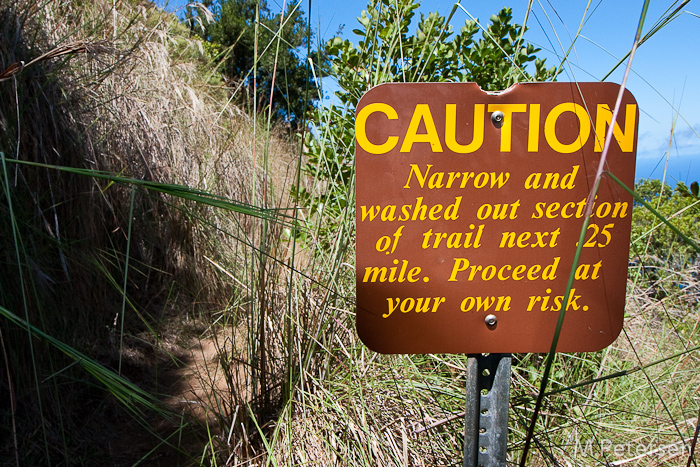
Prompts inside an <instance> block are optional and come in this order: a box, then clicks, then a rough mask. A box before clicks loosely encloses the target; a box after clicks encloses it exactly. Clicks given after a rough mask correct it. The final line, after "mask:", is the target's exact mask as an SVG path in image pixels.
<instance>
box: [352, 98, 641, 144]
mask: <svg viewBox="0 0 700 467" xmlns="http://www.w3.org/2000/svg"><path fill="white" fill-rule="evenodd" d="M437 107H438V106H434V105H433V106H431V105H430V104H416V106H415V108H414V110H413V114H412V115H411V117H410V121H409V124H408V128H407V130H406V132H405V133H404V134H403V136H401V135H398V134H389V135H387V136H385V137H384V140H383V141H377V140H375V141H370V139H369V137H368V135H367V121H368V119H369V118H370V116H372V115H373V114H375V113H376V114H381V115H383V117H382V116H378V118H379V119H384V120H386V121H387V123H388V121H392V120H400V119H401V117H400V116H399V114H398V112H397V111H396V109H394V108H393V107H392V106H391V105H389V104H386V103H382V102H375V103H372V104H368V105H366V106H365V107H363V108H362V109H360V111H359V112H358V113H357V117H356V119H355V138H356V139H357V144H358V145H359V146H360V147H361V148H362V149H363V150H365V151H366V152H368V153H370V154H386V153H388V152H390V151H392V150H393V149H394V148H396V147H397V146H398V145H399V143H401V145H400V149H399V151H400V152H411V150H412V149H413V146H414V145H415V144H421V143H425V144H428V145H429V147H430V151H431V152H433V153H441V152H444V151H445V148H447V149H448V150H449V151H452V152H453V153H457V154H470V153H473V152H475V151H477V150H478V149H479V148H481V146H482V144H483V142H484V135H485V133H484V122H485V119H486V110H487V107H486V105H485V104H474V113H473V120H472V122H471V123H470V124H469V125H468V126H467V125H465V124H464V123H468V122H464V121H460V124H459V125H458V124H457V104H445V105H444V108H437ZM591 110H592V109H591ZM496 111H499V112H503V114H504V116H505V118H504V124H503V127H502V128H501V131H500V138H501V140H500V151H501V152H510V151H511V141H512V138H513V132H514V131H515V130H514V129H513V127H512V125H511V122H512V119H513V116H514V115H515V114H527V117H528V118H527V120H528V126H527V150H528V152H537V151H539V148H540V139H541V133H543V134H544V141H545V142H546V144H547V145H548V146H549V147H550V148H551V149H553V150H554V151H556V152H558V153H560V154H571V153H573V152H576V151H578V150H580V149H581V148H582V147H583V146H584V145H585V144H586V143H587V142H588V140H589V139H590V138H591V137H593V138H594V150H595V152H602V150H603V146H604V143H605V141H604V139H605V134H606V132H607V128H608V127H609V126H610V125H611V123H612V111H611V110H610V107H609V106H608V105H607V104H598V105H597V107H596V109H595V112H596V113H595V116H590V117H589V115H588V113H587V112H586V109H584V108H583V107H582V106H581V105H579V104H576V103H575V102H564V103H561V104H559V105H557V106H555V107H554V108H552V110H550V111H549V113H547V115H545V116H544V118H542V116H541V109H540V104H489V105H488V112H491V113H493V112H496ZM435 112H442V113H444V115H445V127H444V128H442V129H441V130H442V131H441V132H440V131H438V128H437V126H436V124H435V119H434V118H433V114H434V113H435ZM565 114H573V115H574V116H575V117H576V119H577V125H576V128H577V129H578V134H577V136H576V137H575V139H574V140H573V141H560V139H559V137H558V136H557V133H556V125H557V122H558V121H559V119H560V117H561V116H562V115H565ZM624 115H625V121H624V130H623V129H622V128H621V127H620V125H619V124H618V122H615V125H614V127H613V137H614V138H615V140H616V141H617V143H618V145H619V146H620V149H621V150H622V152H629V153H631V152H632V151H633V150H634V140H635V138H634V137H635V134H634V128H635V123H636V115H637V105H636V104H627V105H626V106H625V109H624ZM377 121H381V120H377ZM592 121H595V126H593V127H592ZM375 124H376V123H375ZM375 124H373V125H375ZM382 125H384V124H383V123H382ZM384 126H386V127H387V128H390V127H394V126H395V125H389V124H386V125H384ZM458 126H459V128H464V129H466V128H471V130H470V131H469V133H471V134H463V132H462V131H460V132H458V131H457V128H458ZM541 126H542V128H543V130H544V131H540V127H541ZM421 128H423V129H424V131H421ZM387 131H389V130H387ZM441 135H442V138H441ZM467 141H468V143H467Z"/></svg>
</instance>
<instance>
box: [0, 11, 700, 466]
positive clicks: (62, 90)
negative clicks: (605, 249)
mask: <svg viewBox="0 0 700 467" xmlns="http://www.w3.org/2000/svg"><path fill="white" fill-rule="evenodd" d="M206 5H208V6H209V7H211V8H212V9H213V10H214V13H215V18H214V19H215V20H214V21H213V22H209V21H207V18H206V17H204V16H203V15H204V12H203V10H201V9H200V10H199V11H200V12H201V14H200V13H197V12H194V11H192V12H191V14H190V16H189V19H190V20H192V22H191V23H190V24H189V25H187V26H186V25H183V24H181V23H180V22H179V21H178V20H177V19H176V18H175V17H174V16H172V15H170V14H167V13H164V12H162V11H160V10H159V9H157V8H155V7H153V6H152V5H150V4H147V3H143V2H142V3H136V2H132V1H131V0H119V1H117V2H105V1H102V0H86V1H83V2H80V4H77V3H75V2H73V1H72V0H49V1H46V2H35V1H34V0H0V44H2V46H0V168H1V173H0V188H1V190H0V192H1V193H0V251H1V252H2V253H0V362H2V365H0V398H1V399H2V400H3V404H0V433H2V436H0V463H2V464H3V465H98V464H99V465H106V464H109V465H133V464H145V465H156V464H158V463H161V464H163V465H248V466H253V465H263V464H264V465H290V466H291V465H306V464H313V465H455V464H459V463H460V460H461V456H462V455H461V446H462V441H463V420H462V412H463V411H464V407H463V404H464V389H463V388H464V375H465V372H466V357H465V356H462V355H414V356H398V355H394V356H391V355H378V354H375V353H373V352H371V351H368V350H367V349H366V347H364V346H363V345H362V343H361V342H360V341H359V340H358V338H357V335H356V333H355V331H354V287H355V277H354V276H355V274H354V267H353V264H354V243H353V238H354V237H353V232H354V225H353V224H354V195H353V183H354V173H353V160H352V157H353V134H352V112H353V109H354V106H355V105H356V104H357V101H358V99H359V97H360V96H361V95H362V93H363V92H364V91H366V90H367V89H369V88H370V87H371V86H374V85H376V84H379V83H381V82H389V81H428V80H441V81H442V80H476V81H477V82H479V83H480V85H481V86H482V87H483V88H485V89H501V88H504V87H507V86H509V85H510V84H512V83H513V82H516V81H525V80H531V79H542V80H545V79H554V77H555V71H554V69H551V68H550V69H546V67H545V65H544V62H541V61H538V59H537V53H538V50H537V49H536V48H535V47H533V46H532V45H529V44H527V42H526V41H525V28H523V27H520V26H518V25H515V24H512V22H511V20H512V18H511V14H510V11H509V10H508V9H504V10H502V11H501V12H499V13H497V14H496V15H494V16H493V17H492V18H491V20H490V24H488V25H484V24H483V23H482V24H481V25H482V26H484V27H485V29H483V30H482V29H480V28H479V27H478V26H477V25H476V23H475V22H473V21H467V22H466V23H465V25H464V27H463V28H461V29H460V31H459V33H457V34H455V33H454V32H453V31H452V30H451V27H450V26H449V24H450V23H451V16H452V15H450V17H448V18H443V17H441V16H440V15H437V14H429V15H427V16H421V19H420V21H418V23H417V24H415V23H414V19H415V18H414V17H415V13H416V2H414V1H412V0H398V1H394V0H392V1H389V0H373V1H372V2H370V4H369V5H368V7H367V10H366V12H364V13H363V14H362V15H361V16H360V25H359V26H358V30H357V33H358V37H359V42H358V45H357V46H355V45H353V44H352V43H351V42H349V41H344V40H341V39H338V38H335V39H332V40H331V41H330V42H329V43H328V44H327V45H326V46H325V48H324V50H323V54H322V55H323V56H325V57H326V58H327V62H326V64H325V65H322V64H321V63H320V62H321V61H320V60H319V61H317V64H316V67H317V68H316V69H315V70H313V73H315V74H316V76H320V75H323V74H324V73H330V74H332V75H334V76H336V77H337V79H338V81H339V83H340V85H341V88H342V90H341V92H340V93H339V96H338V97H339V98H340V99H341V101H340V102H341V105H340V106H331V107H323V108H322V107H318V108H315V109H312V113H311V115H312V118H311V125H312V131H306V130H307V129H306V128H305V127H304V126H303V125H299V126H298V131H299V132H300V133H302V135H301V137H300V138H299V139H296V140H294V139H292V140H290V139H288V134H289V132H288V131H287V129H286V128H285V127H284V125H285V124H286V123H291V124H292V125H297V122H299V121H300V120H299V117H300V116H301V115H303V114H304V112H306V111H307V110H308V109H311V108H312V107H313V99H311V100H306V99H305V98H304V97H303V95H302V94H299V95H291V94H285V93H286V92H287V91H284V90H280V91H279V94H276V93H275V91H271V89H277V87H276V86H277V85H275V87H273V86H272V77H273V76H274V77H275V78H274V79H275V82H276V83H281V82H285V83H286V82H289V83H292V82H294V83H297V84H296V86H297V90H300V89H301V86H299V83H304V86H306V83H307V82H308V83H310V86H309V89H310V90H311V91H313V90H314V88H313V86H312V84H313V82H312V81H310V80H311V77H312V75H313V73H311V74H310V72H309V73H307V72H306V71H304V73H302V70H305V66H302V65H301V63H302V61H301V60H299V58H298V57H297V56H296V54H297V51H296V49H297V48H298V47H300V45H294V44H304V42H303V41H308V40H309V38H308V35H306V34H307V33H308V30H307V29H305V28H306V26H303V23H302V20H301V18H303V15H302V13H301V12H300V10H299V9H298V5H297V6H294V5H291V6H290V7H289V9H288V10H287V11H286V12H285V15H284V16H285V18H286V19H285V20H282V15H281V14H279V15H278V14H277V13H276V12H274V13H273V12H272V11H271V8H268V7H267V5H266V4H265V3H264V2H261V3H258V2H252V1H242V0H240V1H236V0H228V2H226V3H222V4H218V5H213V4H206ZM254 5H259V7H258V8H257V10H256V9H254V8H252V7H253V6H254ZM237 8H238V9H237ZM455 8H458V7H455ZM225 9H226V11H227V12H226V13H224V10H225ZM455 11H456V9H455V10H453V13H454V12H455ZM675 14H677V10H675V11H671V10H669V12H668V13H667V14H666V16H665V17H664V18H661V19H660V20H659V22H658V23H657V24H661V25H666V24H669V23H670V21H669V19H671V18H673V16H674V15H675ZM229 21H230V23H228V22H229ZM225 24H230V26H226V27H224V25H225ZM414 24H415V26H414ZM292 25H294V27H292ZM287 26H290V27H289V29H287ZM227 28H228V29H227ZM236 28H238V29H236ZM193 30H194V32H195V33H196V35H192V31H193ZM479 30H482V31H484V32H482V33H481V36H480V38H478V39H477V35H478V34H479ZM231 31H234V33H233V35H232V36H228V37H226V36H225V34H229V33H230V32H231ZM235 31H237V32H235ZM287 34H290V35H289V36H287ZM203 39H206V41H203ZM285 40H286V41H288V43H289V44H292V45H293V47H285V46H283V44H284V41H285ZM207 41H211V42H207ZM295 41H296V42H295ZM299 41H301V42H299ZM256 42H257V47H256V46H255V43H256ZM278 45H279V47H278ZM238 46H245V47H247V48H243V49H236V47H238ZM234 50H242V51H241V52H240V53H238V52H236V53H233V51H234ZM436 52H438V53H436ZM290 54H291V55H290ZM324 54H325V55H324ZM237 60H238V61H237ZM246 60H247V61H246ZM275 63H276V64H277V68H275ZM275 69H276V70H277V71H276V74H275ZM284 73H287V80H283V79H281V77H282V76H283V74H284ZM296 73H300V74H299V75H297V74H296ZM227 79H228V80H230V79H234V80H235V81H236V83H235V85H231V84H232V83H231V81H227ZM251 80H252V81H251ZM265 83H269V86H268V85H267V84H265ZM280 89H284V88H283V87H280ZM271 92H272V103H273V107H272V111H273V112H274V113H275V114H276V115H277V118H276V119H274V118H273V119H270V118H269V115H270V114H269V113H267V110H269V109H268V108H266V107H265V106H266V105H268V104H269V102H270V93H271ZM319 92H320V91H319ZM246 93H247V94H246ZM300 99H301V100H300ZM248 103H253V105H250V106H249V105H248ZM234 104H235V105H234ZM297 106H298V107H297ZM275 120H277V122H275ZM279 122H282V123H281V124H280V123H279ZM302 143H303V144H302ZM302 169H304V172H302ZM636 189H637V191H638V193H639V195H640V198H639V200H640V201H638V205H637V206H636V207H635V213H634V222H635V226H634V233H633V246H632V253H631V255H632V256H631V259H632V261H631V265H630V269H629V289H628V305H627V310H626V313H627V317H626V319H625V328H624V331H623V335H622V336H621V337H620V339H618V341H617V342H616V343H615V344H613V345H612V346H611V347H609V348H608V349H606V350H604V351H601V352H598V353H593V354H576V355H568V354H559V355H557V356H556V359H555V361H554V364H553V372H552V375H553V376H552V378H553V380H552V382H551V383H550V385H549V389H548V390H547V393H546V397H545V399H544V405H543V410H542V413H541V416H540V417H538V418H537V420H536V422H537V424H536V429H535V432H534V446H535V448H534V452H533V453H532V454H531V455H530V457H529V458H528V460H527V465H532V466H539V465H600V464H612V463H613V462H618V465H620V464H619V462H620V461H622V462H625V465H640V466H648V465H686V464H689V465H694V464H693V462H694V461H693V460H692V459H691V460H688V459H689V457H692V455H690V456H689V450H690V448H691V446H694V444H695V443H696V441H697V438H698V432H697V429H696V427H697V426H698V419H697V417H698V412H699V410H700V408H699V406H698V399H697V396H698V394H697V388H698V387H699V386H700V372H699V371H698V367H699V365H698V350H700V342H698V339H699V337H700V329H698V328H699V327H700V326H698V323H699V322H700V314H699V311H698V288H697V287H698V282H697V261H696V257H695V255H696V254H697V253H696V251H695V250H694V249H692V248H691V247H689V246H688V245H689V243H688V241H687V238H688V236H690V237H691V238H694V237H695V231H696V229H694V226H695V225H694V224H695V223H696V222H695V221H696V216H697V210H696V206H695V202H696V197H697V190H696V189H694V188H693V185H691V187H690V188H689V189H687V190H686V189H683V186H679V188H678V191H676V192H673V190H671V189H668V188H667V187H663V185H662V184H661V183H657V182H655V181H642V182H640V183H639V184H638V185H637V187H636ZM641 201H644V202H647V203H648V204H650V205H651V206H652V207H654V208H655V210H656V211H658V212H659V213H660V216H661V218H662V219H664V220H670V221H671V223H673V224H675V225H676V226H678V227H679V229H680V232H681V233H682V234H683V235H679V234H678V233H677V232H675V231H672V230H670V229H668V228H667V227H664V226H661V225H660V224H659V222H660V221H661V220H660V218H659V217H658V216H656V215H654V214H653V213H652V211H651V210H649V209H648V208H647V207H646V206H645V205H644V204H643V203H642V202H641ZM664 225H665V224H664ZM684 236H685V238H684ZM543 361H544V358H543V356H541V355H520V356H517V358H516V360H515V366H514V369H513V385H512V392H511V408H510V410H511V419H510V434H509V463H512V464H515V463H517V462H518V461H519V460H520V458H521V457H522V449H523V444H524V441H525V438H526V436H527V435H526V431H527V429H528V426H529V424H530V421H531V420H532V414H533V411H532V407H533V403H534V399H535V397H536V395H537V392H538V389H539V386H540V385H541V381H542V374H543V371H544V368H543ZM613 443H614V445H615V446H630V448H629V449H628V450H625V452H622V453H618V452H615V451H614V450H611V449H612V446H613ZM639 446H642V447H644V449H642V450H641V451H640V448H639ZM668 446H674V447H675V448H674V449H671V448H670V447H668ZM659 448H663V449H659Z"/></svg>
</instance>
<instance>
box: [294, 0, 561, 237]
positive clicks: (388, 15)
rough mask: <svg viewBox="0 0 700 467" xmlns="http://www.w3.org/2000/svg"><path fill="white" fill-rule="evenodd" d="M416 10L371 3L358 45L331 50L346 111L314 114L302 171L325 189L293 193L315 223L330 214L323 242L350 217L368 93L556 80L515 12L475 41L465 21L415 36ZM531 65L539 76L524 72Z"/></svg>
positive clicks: (438, 24) (430, 20) (407, 3)
mask: <svg viewBox="0 0 700 467" xmlns="http://www.w3.org/2000/svg"><path fill="white" fill-rule="evenodd" d="M418 7H419V2H418V1H417V0H399V1H393V0H371V1H370V2H369V3H368V5H367V10H366V11H363V12H362V15H361V16H360V17H359V18H358V21H359V23H360V27H359V28H358V29H355V30H353V32H354V33H355V34H356V35H357V36H358V37H359V38H360V40H359V42H358V45H357V46H355V45H354V44H352V43H351V42H350V41H349V40H343V39H341V38H340V37H334V38H332V39H331V40H330V41H328V42H327V43H326V46H325V49H324V60H325V62H324V63H325V67H326V68H325V69H324V71H326V72H327V73H329V74H330V75H332V76H334V77H336V79H337V80H338V84H339V86H340V88H341V91H339V92H338V93H337V98H338V99H339V100H340V102H341V103H342V106H339V105H331V106H329V107H322V108H318V109H316V110H314V112H313V116H312V118H311V121H312V122H314V125H316V127H315V131H313V132H312V133H309V134H307V138H306V141H305V146H306V148H307V152H306V155H307V157H308V164H307V165H306V167H305V171H306V173H307V174H309V175H311V176H312V177H313V178H314V179H316V180H322V181H323V182H324V183H322V184H319V185H317V186H315V187H314V188H315V190H308V189H302V190H300V191H298V192H297V193H296V196H297V197H298V198H299V199H300V200H301V202H302V203H303V204H304V205H306V206H307V207H308V208H309V209H310V216H312V219H313V216H314V215H316V214H318V213H325V216H326V217H327V218H328V219H331V220H332V221H331V224H329V225H324V226H316V228H317V229H320V231H319V233H320V234H321V236H323V235H324V234H332V233H333V232H334V231H335V227H334V226H335V224H336V223H337V222H340V219H341V217H345V216H347V213H346V210H347V209H348V208H351V210H352V201H351V198H352V197H353V193H352V187H353V180H354V151H355V147H354V124H353V121H354V110H355V107H356V106H357V103H358V102H359V100H360V98H361V97H362V95H363V94H364V93H365V92H366V91H368V90H369V89H370V88H372V87H374V86H376V85H378V84H381V83H388V82H446V81H452V82H465V81H473V82H476V83H477V84H479V86H480V87H481V88H482V89H483V90H487V91H495V90H503V89H506V88H508V87H509V86H511V85H512V84H514V83H517V82H523V81H546V80H551V79H553V78H554V76H555V68H550V69H546V67H545V61H544V60H543V59H539V58H537V55H536V54H537V53H538V52H539V51H540V49H538V48H535V47H534V46H533V45H532V44H528V43H527V42H525V41H524V39H523V36H524V34H525V32H526V30H527V28H524V27H522V26H520V25H518V24H513V23H511V21H512V19H513V15H512V11H511V9H510V8H503V9H502V10H501V11H500V12H499V13H498V14H497V15H493V16H491V19H490V20H491V24H490V25H489V26H488V28H486V29H484V30H482V33H481V37H480V38H478V39H477V38H476V35H477V33H478V32H479V30H480V26H479V25H478V24H477V22H476V21H473V20H467V21H465V24H464V26H463V27H462V28H461V29H460V31H459V33H457V34H455V35H454V36H453V31H452V26H451V25H450V24H449V19H450V18H445V17H444V16H441V15H439V14H437V13H430V14H428V15H424V14H421V17H420V21H419V22H418V24H417V26H416V30H415V32H414V33H413V34H411V33H410V32H409V28H410V26H411V24H412V23H413V20H414V16H415V14H416V10H417V9H418ZM455 8H456V7H455ZM453 13H454V10H453ZM533 62H534V63H533ZM529 63H533V64H534V70H528V69H527V68H526V66H527V64H529ZM353 212H354V211H353ZM333 220H334V221H333ZM311 223H312V224H313V222H311Z"/></svg>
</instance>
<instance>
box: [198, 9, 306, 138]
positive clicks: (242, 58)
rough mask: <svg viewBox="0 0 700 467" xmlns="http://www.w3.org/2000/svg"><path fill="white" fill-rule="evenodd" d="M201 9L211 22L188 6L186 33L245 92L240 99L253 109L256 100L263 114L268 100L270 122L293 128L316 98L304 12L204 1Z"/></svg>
mask: <svg viewBox="0 0 700 467" xmlns="http://www.w3.org/2000/svg"><path fill="white" fill-rule="evenodd" d="M203 5H204V6H205V7H206V8H207V10H208V11H210V12H211V13H212V15H213V18H212V17H211V16H209V15H207V14H206V13H207V12H206V11H204V10H203V9H201V8H196V7H191V6H188V7H187V19H188V22H189V25H190V29H191V30H192V31H193V33H195V34H197V35H198V36H200V37H201V38H202V39H204V40H205V41H207V42H208V43H209V44H210V45H209V48H210V49H211V50H212V52H213V54H214V55H215V58H216V59H218V60H220V61H221V64H222V71H223V73H224V75H225V76H226V77H227V78H229V80H230V82H231V84H232V85H233V86H234V87H236V88H238V87H240V89H241V90H242V91H243V92H239V94H238V95H239V97H240V99H241V100H244V101H246V102H247V103H252V102H253V98H254V99H255V102H254V103H255V104H256V108H257V109H258V110H261V109H264V108H266V106H267V105H269V102H270V94H272V113H273V118H274V119H275V120H277V121H283V122H288V123H290V124H291V125H292V126H293V127H297V126H298V125H299V124H300V123H301V121H302V119H303V117H304V114H305V112H307V111H309V110H310V109H311V108H313V106H314V104H315V101H316V100H315V99H314V96H316V94H317V93H316V92H315V90H316V83H315V81H314V79H313V75H312V74H311V73H310V71H309V70H308V69H307V66H306V58H307V57H306V56H305V54H306V51H307V46H308V41H309V37H310V34H309V27H308V25H307V21H306V18H305V15H304V12H303V11H301V10H300V9H299V8H298V7H297V6H298V5H296V6H290V7H289V8H287V11H285V12H284V14H282V12H280V13H273V12H272V11H271V10H270V8H269V7H268V2H267V1H266V0H204V2H203ZM256 40H257V44H256ZM273 79H274V84H273ZM307 87H308V89H309V93H308V96H310V98H309V99H307V97H306V96H307V93H306V90H307ZM254 88H255V89H254Z"/></svg>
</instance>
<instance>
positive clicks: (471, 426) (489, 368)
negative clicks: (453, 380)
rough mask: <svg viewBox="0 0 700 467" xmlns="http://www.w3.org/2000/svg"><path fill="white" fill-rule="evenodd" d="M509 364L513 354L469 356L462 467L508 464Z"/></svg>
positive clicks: (488, 466) (487, 466) (494, 466)
mask: <svg viewBox="0 0 700 467" xmlns="http://www.w3.org/2000/svg"><path fill="white" fill-rule="evenodd" d="M510 364H511V355H510V354H479V355H470V356H469V360H468V363H467V384H466V393H467V401H466V412H465V415H464V461H463V463H462V466H463V467H504V466H505V465H506V449H507V446H508V401H509V398H510Z"/></svg>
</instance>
